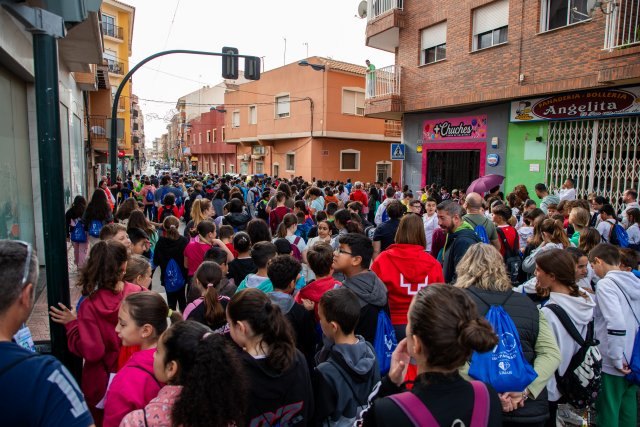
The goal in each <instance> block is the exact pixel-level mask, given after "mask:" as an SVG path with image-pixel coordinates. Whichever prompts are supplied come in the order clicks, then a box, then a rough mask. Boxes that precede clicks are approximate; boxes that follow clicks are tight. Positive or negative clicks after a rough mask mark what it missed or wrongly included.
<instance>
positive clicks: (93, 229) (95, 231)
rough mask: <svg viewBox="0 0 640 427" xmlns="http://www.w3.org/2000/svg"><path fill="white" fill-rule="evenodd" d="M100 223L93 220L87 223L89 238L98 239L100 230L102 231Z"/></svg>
mask: <svg viewBox="0 0 640 427" xmlns="http://www.w3.org/2000/svg"><path fill="white" fill-rule="evenodd" d="M102 226H103V224H102V221H100V220H98V219H94V220H92V221H91V222H90V223H89V236H91V237H100V230H102Z"/></svg>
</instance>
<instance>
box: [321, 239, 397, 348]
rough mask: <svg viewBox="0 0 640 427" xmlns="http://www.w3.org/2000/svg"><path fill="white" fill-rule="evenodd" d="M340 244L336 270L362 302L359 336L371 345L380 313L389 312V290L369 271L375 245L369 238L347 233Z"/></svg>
mask: <svg viewBox="0 0 640 427" xmlns="http://www.w3.org/2000/svg"><path fill="white" fill-rule="evenodd" d="M338 243H339V245H340V246H339V248H338V250H336V253H335V255H334V257H333V268H334V270H336V271H339V272H341V273H343V274H344V275H345V276H346V280H345V281H344V283H343V285H344V286H345V287H347V288H349V289H351V290H352V291H353V292H354V293H355V294H356V295H357V296H358V299H359V300H360V306H361V309H360V321H359V322H358V326H356V330H355V331H356V335H362V336H363V337H364V339H365V340H367V341H368V342H369V343H373V342H374V339H375V337H376V329H377V326H378V313H379V312H380V310H385V309H386V310H387V311H388V306H387V288H386V287H385V286H384V283H382V281H381V280H380V279H379V278H378V276H376V274H375V273H374V272H372V271H370V270H369V265H370V264H371V257H372V256H373V245H372V243H371V240H369V238H367V237H366V236H364V235H362V234H357V233H348V234H344V235H343V236H341V237H340V239H339V241H338Z"/></svg>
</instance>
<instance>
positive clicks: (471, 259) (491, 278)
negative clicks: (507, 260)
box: [455, 243, 513, 292]
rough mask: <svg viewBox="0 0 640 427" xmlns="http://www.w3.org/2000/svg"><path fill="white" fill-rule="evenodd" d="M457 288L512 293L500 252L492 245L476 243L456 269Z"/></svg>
mask: <svg viewBox="0 0 640 427" xmlns="http://www.w3.org/2000/svg"><path fill="white" fill-rule="evenodd" d="M456 274H457V277H458V278H457V279H456V283H455V286H456V287H458V288H468V287H470V286H475V287H477V288H479V289H485V290H488V291H503V292H504V291H510V290H511V289H513V286H512V285H511V280H510V279H509V276H507V269H506V267H505V264H504V260H503V258H502V255H500V252H498V250H497V249H496V248H494V247H493V246H491V245H485V244H483V243H476V244H475V245H472V246H471V247H469V249H468V250H467V253H466V254H464V256H463V257H462V259H461V260H460V262H459V263H458V266H457V267H456Z"/></svg>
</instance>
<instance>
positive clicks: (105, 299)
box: [80, 282, 145, 325]
mask: <svg viewBox="0 0 640 427" xmlns="http://www.w3.org/2000/svg"><path fill="white" fill-rule="evenodd" d="M144 290H145V289H144V288H142V286H139V285H134V284H133V283H129V282H124V287H123V289H122V292H118V293H113V291H110V290H107V289H99V290H97V291H96V292H94V293H93V294H91V295H90V296H89V297H87V298H89V299H91V301H92V302H93V309H94V310H95V311H96V313H97V314H98V315H99V316H100V317H101V318H103V319H108V320H109V321H111V320H113V324H114V325H115V324H116V323H117V321H118V309H119V308H120V303H121V302H122V300H123V299H124V298H125V297H126V296H127V295H129V294H133V293H136V292H141V291H144ZM80 309H81V310H82V304H80Z"/></svg>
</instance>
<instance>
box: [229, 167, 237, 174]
mask: <svg viewBox="0 0 640 427" xmlns="http://www.w3.org/2000/svg"><path fill="white" fill-rule="evenodd" d="M235 171H236V165H229V173H235Z"/></svg>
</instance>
